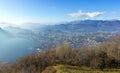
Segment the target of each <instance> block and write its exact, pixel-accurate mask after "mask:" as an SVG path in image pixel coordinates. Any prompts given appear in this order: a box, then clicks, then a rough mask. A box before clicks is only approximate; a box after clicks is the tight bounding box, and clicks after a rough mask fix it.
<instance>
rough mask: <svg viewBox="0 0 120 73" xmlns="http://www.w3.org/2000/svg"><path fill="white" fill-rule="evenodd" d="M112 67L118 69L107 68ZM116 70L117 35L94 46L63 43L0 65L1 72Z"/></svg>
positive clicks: (118, 61) (119, 56) (119, 52)
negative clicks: (77, 46)
mask: <svg viewBox="0 0 120 73" xmlns="http://www.w3.org/2000/svg"><path fill="white" fill-rule="evenodd" d="M58 64H62V65H63V66H59V65H58ZM84 67H85V68H84ZM113 69H116V70H117V72H108V71H107V70H111V71H112V70H113ZM119 69H120V36H117V37H115V38H113V39H112V40H110V41H108V42H104V43H102V44H99V45H96V46H89V47H86V46H84V47H80V48H72V47H71V46H70V45H69V44H64V45H62V46H58V47H56V48H55V49H49V50H45V51H42V52H40V53H37V54H33V55H29V56H25V57H23V58H21V59H20V60H18V61H16V62H15V63H12V64H9V65H8V66H6V65H5V66H2V67H0V73H56V72H57V73H58V71H59V70H60V71H62V73H74V72H76V73H102V72H103V73H104V72H105V73H118V72H119V71H120V70H119ZM86 71H88V72H86ZM91 71H92V72H91ZM94 71H97V72H94Z"/></svg>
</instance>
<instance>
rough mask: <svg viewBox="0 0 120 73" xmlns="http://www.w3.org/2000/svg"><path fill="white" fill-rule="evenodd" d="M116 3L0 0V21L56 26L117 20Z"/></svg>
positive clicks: (108, 0) (118, 4)
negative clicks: (72, 22)
mask: <svg viewBox="0 0 120 73" xmlns="http://www.w3.org/2000/svg"><path fill="white" fill-rule="evenodd" d="M119 7H120V0H0V22H9V23H16V24H21V23H26V22H35V23H57V22H65V21H72V20H84V19H99V20H111V19H120V13H119V12H120V8H119Z"/></svg>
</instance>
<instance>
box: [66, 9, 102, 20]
mask: <svg viewBox="0 0 120 73" xmlns="http://www.w3.org/2000/svg"><path fill="white" fill-rule="evenodd" d="M103 14H104V12H83V11H82V10H79V11H78V12H76V13H70V14H68V15H69V16H70V17H74V18H80V17H85V18H94V17H97V16H99V15H103Z"/></svg>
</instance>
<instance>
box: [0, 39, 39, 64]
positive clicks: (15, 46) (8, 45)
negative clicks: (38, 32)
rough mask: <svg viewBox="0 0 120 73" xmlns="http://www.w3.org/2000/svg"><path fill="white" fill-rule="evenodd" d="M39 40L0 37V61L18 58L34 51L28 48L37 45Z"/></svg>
mask: <svg viewBox="0 0 120 73" xmlns="http://www.w3.org/2000/svg"><path fill="white" fill-rule="evenodd" d="M38 46H39V42H37V41H33V40H27V39H23V38H5V37H4V38H3V37H0V61H6V62H9V61H15V60H17V59H18V58H20V57H22V56H24V55H28V54H31V53H34V52H35V51H34V50H31V49H30V48H33V47H38Z"/></svg>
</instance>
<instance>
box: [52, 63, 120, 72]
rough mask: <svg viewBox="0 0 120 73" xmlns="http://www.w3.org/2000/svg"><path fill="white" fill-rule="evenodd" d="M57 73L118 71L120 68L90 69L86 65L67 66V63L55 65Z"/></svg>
mask: <svg viewBox="0 0 120 73" xmlns="http://www.w3.org/2000/svg"><path fill="white" fill-rule="evenodd" d="M54 68H55V69H56V70H57V73H120V70H118V69H117V70H115V69H111V70H110V69H109V70H108V69H106V70H104V71H101V70H97V69H90V68H87V67H78V66H69V65H57V66H54Z"/></svg>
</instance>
